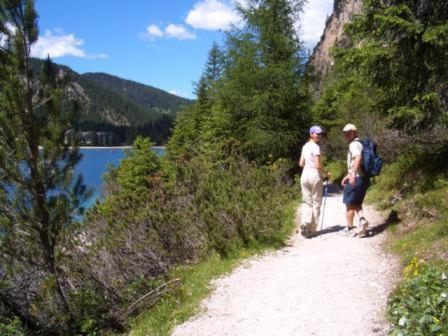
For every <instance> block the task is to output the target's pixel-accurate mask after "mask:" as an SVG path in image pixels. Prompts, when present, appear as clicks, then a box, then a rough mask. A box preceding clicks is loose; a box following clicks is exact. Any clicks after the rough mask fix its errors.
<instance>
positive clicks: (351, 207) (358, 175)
mask: <svg viewBox="0 0 448 336" xmlns="http://www.w3.org/2000/svg"><path fill="white" fill-rule="evenodd" d="M342 132H343V133H344V138H345V140H346V141H347V142H348V143H349V148H348V152H347V169H348V173H347V175H346V176H345V177H344V178H343V179H342V186H343V187H344V198H343V202H344V204H345V206H346V216H347V227H345V228H344V229H343V230H342V231H341V233H343V234H346V235H349V236H353V237H355V236H363V235H365V233H366V231H367V227H368V226H369V222H368V221H367V220H366V219H365V218H364V213H363V209H362V203H363V201H364V197H365V195H366V191H367V188H368V187H369V185H370V181H369V178H368V177H366V176H365V174H364V172H363V170H362V166H361V164H362V151H363V145H362V143H361V142H360V140H359V138H358V131H357V129H356V126H355V125H353V124H347V125H345V127H344V128H343V130H342ZM355 212H356V214H357V215H358V218H359V224H358V229H357V230H355V229H354V226H353V220H354V217H355Z"/></svg>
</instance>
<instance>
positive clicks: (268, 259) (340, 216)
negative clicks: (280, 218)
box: [172, 191, 399, 336]
mask: <svg viewBox="0 0 448 336" xmlns="http://www.w3.org/2000/svg"><path fill="white" fill-rule="evenodd" d="M365 216H366V218H367V219H368V220H369V222H370V227H369V230H368V235H367V236H366V237H364V238H360V237H347V236H343V235H341V234H340V233H338V231H339V230H340V229H342V228H343V227H344V226H345V208H344V206H343V204H342V196H341V194H340V193H338V192H337V191H335V192H330V194H329V196H328V198H327V202H326V209H325V219H324V225H323V230H322V232H321V234H320V235H319V236H317V237H315V238H312V239H304V238H302V237H301V236H300V234H299V233H296V234H295V235H294V236H293V237H291V239H290V242H289V244H288V245H287V246H286V247H285V248H283V249H281V250H278V251H275V252H269V253H266V254H264V255H262V256H257V257H254V258H251V259H249V260H247V261H245V262H243V263H242V265H240V266H239V267H238V268H236V269H235V270H234V271H233V272H231V273H230V274H227V275H225V276H223V277H222V278H219V279H217V280H215V281H214V282H213V283H212V286H213V288H214V290H213V293H212V294H211V296H210V297H208V298H207V299H206V300H204V301H203V303H202V306H201V307H202V308H201V313H200V314H199V315H198V316H196V317H193V318H192V319H190V320H189V321H187V322H185V323H184V324H182V325H180V326H177V327H176V328H175V330H174V332H173V334H172V335H173V336H211V335H213V336H224V335H227V336H311V335H315V336H355V335H356V336H370V335H372V336H377V335H387V330H388V322H387V318H386V312H385V310H386V305H387V297H388V295H389V293H390V292H391V291H392V290H393V288H394V286H395V283H396V280H397V278H398V276H397V274H398V269H399V267H398V260H397V258H396V257H394V256H393V255H390V254H388V253H386V252H385V250H384V242H385V239H386V235H387V234H386V233H385V232H384V228H385V227H386V226H387V223H386V222H385V219H384V218H382V216H381V215H380V213H378V212H377V211H375V210H374V209H373V207H371V206H366V207H365ZM298 219H299V209H298V212H297V218H296V221H298Z"/></svg>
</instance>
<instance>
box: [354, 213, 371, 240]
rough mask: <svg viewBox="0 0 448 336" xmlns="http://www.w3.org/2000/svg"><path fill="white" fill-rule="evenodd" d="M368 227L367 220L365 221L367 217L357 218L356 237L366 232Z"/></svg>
mask: <svg viewBox="0 0 448 336" xmlns="http://www.w3.org/2000/svg"><path fill="white" fill-rule="evenodd" d="M368 227H369V222H368V221H367V219H365V218H364V217H361V218H360V219H359V227H358V232H356V235H357V236H358V237H361V236H365V234H366V233H367V228H368Z"/></svg>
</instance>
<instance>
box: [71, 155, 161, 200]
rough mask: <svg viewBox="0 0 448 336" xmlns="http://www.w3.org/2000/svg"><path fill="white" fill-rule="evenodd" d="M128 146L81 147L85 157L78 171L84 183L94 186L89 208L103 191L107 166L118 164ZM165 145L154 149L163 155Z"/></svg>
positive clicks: (77, 168)
mask: <svg viewBox="0 0 448 336" xmlns="http://www.w3.org/2000/svg"><path fill="white" fill-rule="evenodd" d="M127 150H129V149H127V148H92V149H90V148H89V149H85V148H83V149H80V152H81V153H82V155H83V157H82V160H81V162H80V163H79V164H78V166H77V167H76V172H77V173H81V174H82V176H83V179H84V183H85V184H86V185H87V186H89V187H92V188H93V190H94V195H92V197H91V198H90V199H89V201H88V202H87V204H85V206H86V207H87V208H88V207H90V206H91V205H92V204H94V203H95V201H96V199H97V198H98V197H99V195H100V192H101V185H102V183H103V181H102V178H101V177H102V176H103V174H104V173H105V172H106V170H107V166H108V165H109V164H112V165H114V166H117V165H118V164H119V163H120V160H121V159H122V158H123V157H124V156H125V152H126V151H127ZM164 150H165V149H164V148H163V147H155V148H153V151H154V152H155V153H156V154H157V155H159V156H162V155H163V154H164Z"/></svg>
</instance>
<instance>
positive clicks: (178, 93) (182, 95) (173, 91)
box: [170, 90, 191, 98]
mask: <svg viewBox="0 0 448 336" xmlns="http://www.w3.org/2000/svg"><path fill="white" fill-rule="evenodd" d="M170 93H171V94H173V95H176V96H179V97H183V98H191V97H190V95H189V94H188V93H185V92H182V91H178V90H171V91H170Z"/></svg>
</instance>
